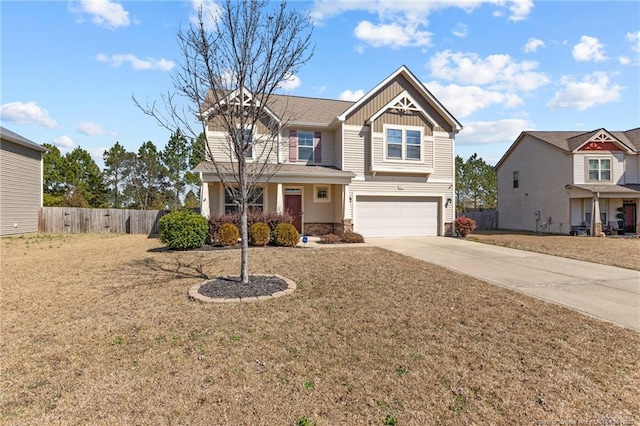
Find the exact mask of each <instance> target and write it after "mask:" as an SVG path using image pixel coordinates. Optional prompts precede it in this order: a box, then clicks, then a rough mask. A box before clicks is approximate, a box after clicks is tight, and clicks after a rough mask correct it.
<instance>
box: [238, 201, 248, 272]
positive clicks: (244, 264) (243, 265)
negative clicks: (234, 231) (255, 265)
mask: <svg viewBox="0 0 640 426" xmlns="http://www.w3.org/2000/svg"><path fill="white" fill-rule="evenodd" d="M240 238H241V240H242V241H241V244H242V245H241V250H240V251H241V252H242V253H241V260H240V281H242V284H249V232H248V229H247V209H246V208H244V209H242V213H241V215H240Z"/></svg>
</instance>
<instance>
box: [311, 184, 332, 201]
mask: <svg viewBox="0 0 640 426" xmlns="http://www.w3.org/2000/svg"><path fill="white" fill-rule="evenodd" d="M320 188H327V198H318V189H320ZM313 202H314V203H330V202H331V185H313Z"/></svg>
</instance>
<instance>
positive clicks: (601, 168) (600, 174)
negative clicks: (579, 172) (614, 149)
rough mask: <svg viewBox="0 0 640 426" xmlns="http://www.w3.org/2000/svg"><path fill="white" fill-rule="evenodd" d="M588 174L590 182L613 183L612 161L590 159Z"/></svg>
mask: <svg viewBox="0 0 640 426" xmlns="http://www.w3.org/2000/svg"><path fill="white" fill-rule="evenodd" d="M587 173H588V179H589V180H590V181H611V159H610V158H589V159H588V160H587Z"/></svg>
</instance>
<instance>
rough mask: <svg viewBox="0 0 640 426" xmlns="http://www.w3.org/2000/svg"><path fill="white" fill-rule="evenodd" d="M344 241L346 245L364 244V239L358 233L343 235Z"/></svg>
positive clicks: (347, 232)
mask: <svg viewBox="0 0 640 426" xmlns="http://www.w3.org/2000/svg"><path fill="white" fill-rule="evenodd" d="M342 241H344V242H345V243H349V244H351V243H364V237H363V236H362V235H360V234H358V233H357V232H353V231H345V232H343V233H342Z"/></svg>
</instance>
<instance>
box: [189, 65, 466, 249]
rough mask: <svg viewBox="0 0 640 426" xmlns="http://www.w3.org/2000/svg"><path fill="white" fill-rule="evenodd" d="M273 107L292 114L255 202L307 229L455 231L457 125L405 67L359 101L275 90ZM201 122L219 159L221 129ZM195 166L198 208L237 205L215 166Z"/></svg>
mask: <svg viewBox="0 0 640 426" xmlns="http://www.w3.org/2000/svg"><path fill="white" fill-rule="evenodd" d="M233 96H237V93H235V92H234V93H231V94H230V95H229V96H228V98H229V99H230V98H232V97H233ZM269 111H271V113H272V114H273V115H274V116H275V118H276V120H275V121H278V118H279V117H282V116H283V115H286V114H287V112H285V111H293V112H294V114H293V118H292V119H291V120H290V121H287V123H286V125H285V126H283V127H281V128H279V129H276V131H275V132H272V133H273V134H274V136H273V137H277V138H282V141H283V142H284V143H282V144H280V147H281V148H280V149H279V151H278V152H277V153H276V155H275V156H273V157H272V162H273V163H274V165H273V167H274V170H276V171H275V173H273V175H272V176H271V177H270V179H269V180H268V183H267V182H265V186H264V191H263V196H262V197H260V198H259V199H258V200H257V201H256V203H255V205H254V207H257V208H259V209H264V210H266V211H273V212H289V213H290V214H292V215H293V216H294V217H295V222H294V224H295V226H296V228H297V229H298V230H299V231H300V232H301V233H303V234H306V235H322V234H326V233H341V232H342V231H343V230H345V229H353V230H354V231H356V232H359V233H361V234H362V235H364V236H367V237H378V236H429V235H446V234H449V233H451V230H452V222H453V220H454V206H455V202H454V184H455V182H454V177H455V170H454V167H455V161H454V158H455V154H454V137H455V135H456V134H457V133H458V132H459V131H460V130H461V129H462V126H461V124H460V123H459V122H458V121H457V120H456V119H455V118H454V117H453V116H452V115H451V114H450V113H449V112H448V111H447V109H446V108H445V107H444V106H443V105H442V104H440V102H439V101H438V100H437V99H436V98H435V97H434V96H433V95H432V94H431V93H430V92H429V91H428V90H427V88H426V87H425V86H424V85H423V84H422V83H421V82H420V81H419V80H418V79H417V78H416V77H415V76H414V75H413V74H412V73H411V72H410V71H409V70H408V69H407V68H406V67H404V66H402V67H400V68H399V69H398V70H397V71H395V72H394V73H393V74H391V75H390V76H389V77H387V78H386V79H385V80H384V81H382V82H381V83H380V84H378V85H377V86H376V87H374V88H373V89H372V90H371V91H370V92H368V93H367V94H366V95H365V96H363V97H362V98H361V99H360V100H358V101H357V102H347V101H339V100H329V99H318V98H307V97H297V96H284V95H277V96H275V97H274V98H273V102H272V104H271V105H269ZM207 118H208V119H209V125H208V130H207V140H208V143H209V147H210V148H211V152H212V153H213V156H214V158H216V159H217V160H216V161H220V159H222V161H223V160H224V159H225V158H228V157H229V155H228V150H227V152H225V150H224V146H227V142H226V139H225V136H226V133H224V132H223V131H222V130H223V129H222V128H220V127H216V126H215V125H214V124H212V123H213V117H211V116H208V117H207ZM264 132H265V133H266V132H267V130H264ZM195 170H196V171H198V172H200V176H201V180H202V182H203V186H202V191H201V198H202V200H201V201H202V213H203V214H204V215H205V216H210V215H217V214H222V213H224V212H226V211H229V210H233V205H232V200H231V199H230V197H229V196H228V195H227V196H225V192H226V191H225V190H224V187H223V185H222V184H221V182H220V179H219V177H218V176H217V175H216V174H215V173H213V171H212V165H211V163H207V162H204V163H201V164H200V165H198V166H197V167H196V169H195Z"/></svg>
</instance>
